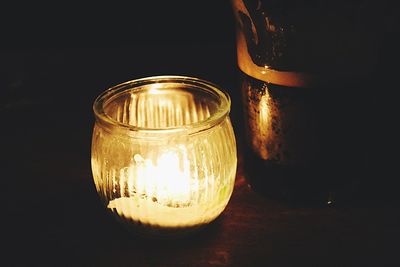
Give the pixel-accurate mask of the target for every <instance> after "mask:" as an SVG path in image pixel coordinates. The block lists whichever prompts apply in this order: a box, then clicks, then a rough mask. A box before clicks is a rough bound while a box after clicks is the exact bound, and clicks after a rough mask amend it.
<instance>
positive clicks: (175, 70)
mask: <svg viewBox="0 0 400 267" xmlns="http://www.w3.org/2000/svg"><path fill="white" fill-rule="evenodd" d="M136 2H137V3H136ZM143 2H144V1H143ZM143 2H141V1H131V3H130V4H129V5H124V4H120V3H116V2H112V3H111V2H105V3H101V2H96V3H95V4H92V5H88V4H76V3H74V4H72V3H68V2H66V3H58V2H53V3H52V4H50V5H49V4H46V5H44V4H43V5H40V4H38V3H36V2H32V3H31V4H26V3H16V4H15V5H14V6H6V7H4V8H1V13H2V14H1V23H0V24H1V26H0V27H1V28H0V29H1V32H0V34H1V36H0V38H1V39H0V40H1V50H0V119H1V131H0V148H1V153H0V166H1V170H2V172H1V175H0V179H1V188H0V190H1V191H0V192H1V196H2V202H3V205H2V207H3V212H2V219H1V220H2V222H3V226H2V232H3V234H2V237H1V242H2V243H4V245H5V248H6V250H5V251H4V250H3V253H4V255H5V256H4V257H2V259H1V260H2V261H4V263H5V266H8V265H10V266H43V265H49V266H64V265H66V266H81V265H84V266H100V265H113V266H121V265H122V266H130V265H135V263H136V264H137V265H139V266H148V265H151V266H177V265H178V266H181V265H183V266H189V265H191V266H209V265H236V266H238V265H240V266H244V265H247V264H248V263H250V264H251V263H252V264H253V265H268V264H271V266H277V265H279V264H280V265H279V266H293V264H298V265H304V266H309V264H311V265H312V264H316V265H318V266H338V265H340V266H342V265H345V266H347V263H349V265H348V266H357V265H358V264H361V263H363V264H364V266H365V265H368V264H372V265H375V266H376V264H378V263H386V264H387V263H393V262H394V261H395V259H396V255H395V252H394V251H395V250H394V249H395V247H396V245H395V243H394V242H395V241H397V240H398V239H396V238H398V237H399V235H398V233H399V231H398V229H397V226H398V222H399V220H398V216H397V214H398V211H397V203H398V199H399V196H398V195H399V194H398V187H397V179H398V173H397V165H398V156H397V154H398V150H397V140H398V134H397V132H396V128H397V124H398V122H399V119H398V114H399V112H398V106H399V104H398V101H397V98H396V95H397V91H398V89H399V86H398V84H397V77H398V63H397V59H398V42H397V36H398V28H397V26H396V23H397V16H396V15H395V14H394V13H395V11H392V10H391V9H387V10H391V12H390V13H388V16H387V20H385V23H384V24H383V25H384V26H382V31H384V35H383V36H384V37H383V40H382V42H381V47H380V50H379V55H378V58H379V60H378V62H379V64H378V68H377V70H379V71H378V73H379V77H381V78H380V79H382V82H381V83H379V84H380V86H379V88H376V90H374V91H373V92H368V93H370V94H374V99H376V101H374V102H373V103H371V109H374V110H375V112H374V119H373V121H371V131H373V132H374V133H375V134H374V135H373V136H374V137H373V138H372V139H371V140H369V141H368V143H367V144H366V146H369V147H371V150H372V151H373V152H374V153H373V155H375V158H376V161H375V165H376V166H375V168H374V171H375V173H374V175H376V180H375V181H374V182H373V183H374V184H373V186H374V189H375V190H371V194H376V197H371V199H373V200H374V201H373V202H368V204H366V205H365V206H362V208H358V209H356V210H354V211H353V210H351V209H345V210H333V211H332V210H330V211H319V210H318V211H316V210H292V209H288V208H286V207H282V206H280V204H274V203H271V202H269V201H268V200H265V199H263V198H259V197H258V196H256V195H253V193H252V192H251V191H248V190H247V187H246V186H244V185H243V184H240V181H242V178H243V177H242V173H241V171H240V167H239V174H238V178H237V180H238V181H239V182H238V185H237V188H236V189H235V193H234V195H233V197H232V202H231V204H230V206H228V209H227V211H226V214H225V215H224V216H222V219H219V221H217V223H216V224H214V225H212V226H211V228H210V229H209V230H208V231H206V232H205V234H204V235H202V236H201V237H198V236H197V237H194V238H193V239H190V240H187V241H183V242H182V241H180V242H177V243H174V245H172V246H171V244H163V243H162V242H161V243H158V241H154V242H153V241H152V242H148V241H143V240H140V239H135V238H134V237H131V236H128V235H127V234H126V233H125V231H124V229H121V228H119V226H117V224H115V222H114V220H112V218H110V217H108V215H107V214H105V211H104V209H103V207H102V206H101V205H100V202H99V201H98V198H97V195H96V192H95V189H94V185H93V182H92V176H91V169H90V142H91V131H92V127H93V123H94V117H93V114H92V103H93V101H94V99H95V97H96V96H97V95H98V94H99V93H101V92H102V91H104V90H105V89H107V88H108V87H110V86H112V85H115V84H118V83H121V82H124V81H127V80H131V79H136V78H142V77H146V76H154V75H162V74H177V75H189V76H195V77H199V78H203V79H206V80H210V81H212V82H214V83H217V84H219V85H220V86H221V87H222V88H224V89H225V90H226V91H228V92H229V94H230V95H231V97H232V112H231V117H232V121H233V125H234V128H235V132H236V134H237V137H238V147H239V149H240V146H241V145H242V137H241V131H242V127H241V123H242V120H241V105H240V92H239V88H240V87H239V81H238V73H237V67H236V51H235V36H234V34H235V28H234V27H235V24H234V20H233V15H232V10H231V6H230V3H229V1H222V0H215V1H212V0H207V1H148V2H146V3H143ZM387 3H389V2H387ZM387 3H386V4H387ZM377 4H379V3H377ZM239 152H240V151H239ZM239 156H240V155H239ZM375 200H376V201H375ZM285 216H286V217H285ZM314 224H315V225H314ZM321 225H322V226H321ZM314 226H315V227H316V228H315V227H314ZM240 233H242V234H240ZM155 242H156V243H155ZM224 253H225V254H224ZM226 255H229V256H226ZM267 256H268V257H267ZM292 256H293V257H292ZM331 264H332V265H331ZM135 266H136V265H135Z"/></svg>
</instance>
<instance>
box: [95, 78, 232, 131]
mask: <svg viewBox="0 0 400 267" xmlns="http://www.w3.org/2000/svg"><path fill="white" fill-rule="evenodd" d="M174 83H176V84H179V85H180V86H179V87H177V88H180V89H182V90H185V89H186V90H187V89H192V90H198V91H203V92H207V93H211V94H212V95H214V96H216V97H217V98H218V99H219V100H220V103H219V105H218V109H217V110H216V111H215V112H214V113H213V114H211V115H210V116H209V117H208V118H206V119H204V120H201V121H198V122H194V123H189V124H185V125H182V126H172V127H160V128H149V127H139V126H134V125H130V124H127V123H122V122H119V121H117V120H115V119H113V118H111V117H110V116H109V115H107V113H106V112H105V104H106V103H109V102H107V101H108V100H110V99H112V97H115V96H117V95H118V94H121V93H123V92H125V91H132V90H135V88H136V89H137V90H143V89H144V88H146V86H148V85H151V84H174ZM230 107H231V99H230V96H229V94H228V93H227V92H226V91H224V90H223V89H221V88H220V87H219V86H218V85H216V84H214V83H212V82H209V81H207V80H204V79H200V78H195V77H190V76H179V75H159V76H150V77H145V78H139V79H133V80H129V81H126V82H123V83H120V84H117V85H114V86H112V87H110V88H108V89H107V90H105V91H103V92H102V93H101V94H100V95H98V96H97V97H96V99H95V101H94V103H93V112H94V114H95V117H96V121H98V122H100V123H101V124H103V125H105V126H108V127H117V128H120V129H126V130H130V131H135V132H146V133H168V132H171V133H173V132H180V131H185V132H190V133H193V132H200V131H204V130H207V129H209V128H212V127H213V126H215V125H217V124H219V123H221V122H222V121H223V120H224V119H225V118H226V117H227V116H228V115H229V112H230Z"/></svg>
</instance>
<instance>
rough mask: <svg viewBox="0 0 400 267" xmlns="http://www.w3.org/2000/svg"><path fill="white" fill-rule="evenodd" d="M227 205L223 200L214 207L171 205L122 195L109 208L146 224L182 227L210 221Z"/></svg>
mask: <svg viewBox="0 0 400 267" xmlns="http://www.w3.org/2000/svg"><path fill="white" fill-rule="evenodd" d="M225 205H226V203H224V202H221V203H219V205H216V206H214V207H209V204H197V205H194V206H186V207H170V206H164V205H161V204H160V203H157V202H153V201H152V200H151V199H146V198H144V199H143V198H136V197H121V198H118V199H114V200H112V201H110V202H109V204H108V208H109V209H112V210H114V211H115V212H117V214H118V215H120V216H123V217H124V218H126V219H129V220H133V221H137V222H141V223H144V224H152V225H159V226H163V227H181V226H195V225H200V224H204V223H208V222H210V221H212V220H213V219H215V218H216V217H217V216H218V215H219V214H220V213H221V211H222V210H223V209H224V207H225ZM204 212H205V213H204Z"/></svg>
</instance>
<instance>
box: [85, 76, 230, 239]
mask: <svg viewBox="0 0 400 267" xmlns="http://www.w3.org/2000/svg"><path fill="white" fill-rule="evenodd" d="M93 109H94V114H95V117H96V122H95V126H94V129H93V137H92V171H93V178H94V182H95V186H96V190H97V192H98V194H99V196H100V198H101V200H102V201H103V202H104V204H105V206H106V207H107V209H108V210H109V211H111V212H112V213H113V214H114V215H116V217H117V218H118V219H119V220H120V221H121V222H122V223H123V224H124V225H125V226H128V228H129V229H132V230H133V231H134V232H135V233H145V234H150V235H152V234H156V235H159V236H160V235H161V236H162V235H178V234H184V233H187V232H191V231H193V230H194V229H198V228H199V227H201V226H203V225H206V224H208V223H210V222H211V221H213V220H214V219H215V218H217V217H218V216H219V215H220V214H221V212H222V211H223V210H224V208H225V207H226V205H227V204H228V201H229V199H230V196H231V194H232V191H233V186H234V180H235V175H236V167H237V155H236V141H235V136H234V132H233V128H232V125H231V122H230V118H229V111H230V98H229V96H228V94H226V93H224V92H223V91H221V90H220V89H219V88H218V87H217V86H215V85H213V84H211V83H209V82H207V81H204V80H200V79H196V78H191V77H182V76H157V77H149V78H143V79H138V80H133V81H129V82H125V83H122V84H119V85H116V86H114V87H112V88H110V89H108V90H106V91H105V92H103V93H102V94H101V95H100V96H98V98H97V99H96V100H95V103H94V105H93Z"/></svg>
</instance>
